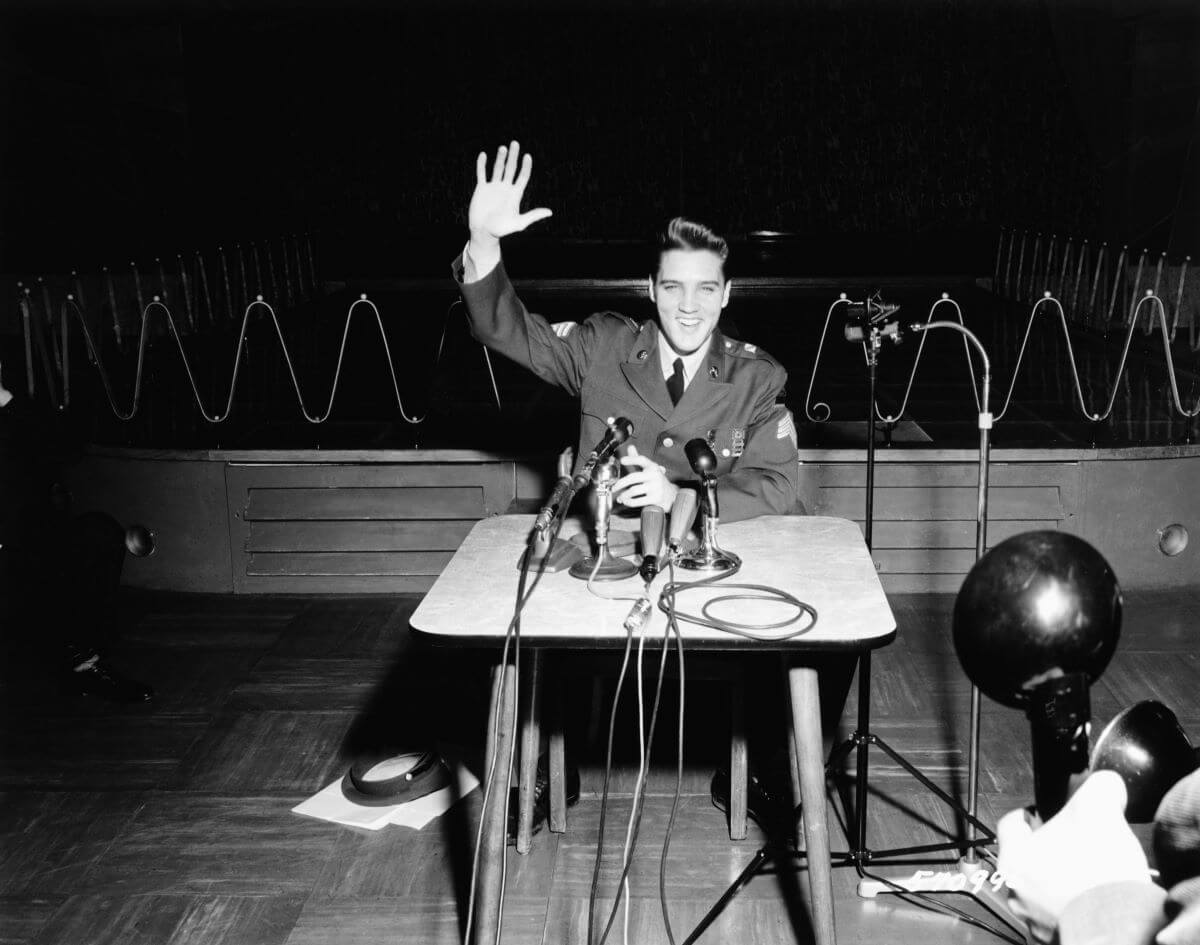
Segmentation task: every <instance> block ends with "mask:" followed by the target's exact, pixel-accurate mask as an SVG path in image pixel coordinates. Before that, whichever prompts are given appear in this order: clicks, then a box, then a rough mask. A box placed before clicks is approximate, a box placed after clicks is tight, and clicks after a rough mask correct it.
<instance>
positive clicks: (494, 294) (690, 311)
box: [454, 141, 798, 521]
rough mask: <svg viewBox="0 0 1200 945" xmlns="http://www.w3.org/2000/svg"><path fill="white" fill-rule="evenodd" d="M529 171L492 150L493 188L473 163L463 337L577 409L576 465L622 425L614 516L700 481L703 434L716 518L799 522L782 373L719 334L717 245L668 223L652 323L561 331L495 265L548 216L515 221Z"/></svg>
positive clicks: (602, 317)
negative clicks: (696, 446) (565, 395)
mask: <svg viewBox="0 0 1200 945" xmlns="http://www.w3.org/2000/svg"><path fill="white" fill-rule="evenodd" d="M532 166H533V162H532V159H531V157H530V156H529V155H528V154H526V155H525V157H524V160H523V161H522V160H521V156H520V147H519V145H518V144H517V142H516V141H513V142H512V143H511V144H510V145H508V146H507V147H504V146H501V147H500V148H499V149H498V150H497V152H496V159H495V163H494V165H493V168H492V173H491V177H490V178H489V177H488V174H487V155H486V154H484V153H480V155H479V157H478V160H477V162H476V183H475V192H474V194H473V195H472V197H471V204H470V209H469V211H468V226H469V228H470V240H469V241H468V243H467V246H466V248H465V249H464V251H463V254H462V256H461V257H460V259H458V260H456V261H455V265H454V275H455V278H456V279H457V280H458V282H459V283H460V284H461V287H462V295H463V299H464V300H465V301H466V305H467V313H468V317H469V319H470V323H471V331H472V334H473V335H474V336H475V337H476V338H477V339H478V340H479V341H481V342H482V343H483V344H485V345H487V346H488V347H489V348H492V349H493V350H495V351H498V352H500V353H501V354H504V355H506V356H507V357H509V358H511V359H512V360H514V361H516V362H517V363H519V364H523V365H525V366H526V367H527V368H529V369H530V370H532V371H533V372H534V373H535V374H537V375H538V376H539V377H541V378H542V379H543V380H546V381H549V382H550V383H552V384H557V385H558V386H560V387H562V388H564V389H565V390H567V391H569V392H570V393H571V394H573V395H575V396H577V397H579V398H580V402H581V423H580V433H579V443H580V448H579V456H580V458H581V459H582V458H583V457H585V456H586V455H587V453H588V452H589V451H590V450H591V449H592V447H593V446H594V444H595V443H597V442H598V441H599V440H600V438H601V437H602V436H603V435H604V431H605V427H606V423H607V421H608V419H609V418H611V417H614V416H621V417H626V418H628V419H629V420H630V422H631V423H632V424H633V430H634V433H633V436H632V437H631V438H630V440H629V441H628V444H627V446H626V448H625V455H623V456H622V457H621V463H622V465H623V466H624V467H625V470H626V471H625V474H624V475H623V476H622V477H621V478H620V479H619V480H617V482H616V483H615V484H614V493H615V497H616V500H617V502H618V503H620V504H621V505H623V506H625V507H627V508H630V509H638V508H641V507H642V506H646V505H657V506H660V507H661V508H663V509H664V510H669V509H670V507H671V503H672V502H673V501H674V498H675V495H676V493H677V492H678V490H679V484H680V483H686V482H692V481H694V480H695V473H694V472H693V471H692V469H691V466H690V465H689V463H688V460H687V457H686V455H685V454H684V444H686V443H687V442H688V441H689V440H692V439H694V438H697V437H700V438H703V439H706V440H707V441H708V442H709V444H710V445H711V446H712V448H713V452H714V454H715V455H716V458H717V475H718V476H719V477H720V488H721V513H722V515H721V518H722V520H723V521H737V520H739V519H745V518H752V517H753V516H756V515H765V514H786V513H788V512H792V511H794V510H795V507H796V503H797V486H796V481H797V475H798V469H797V451H796V439H795V428H794V427H793V425H792V420H791V415H790V413H789V412H788V411H787V409H786V408H785V407H784V406H782V405H781V404H777V403H776V401H777V400H778V398H779V397H780V395H781V393H782V391H783V386H784V383H785V381H786V380H787V372H786V371H784V369H783V367H782V366H780V364H779V363H778V362H777V361H775V360H774V359H773V358H772V357H771V356H770V355H768V354H766V352H764V351H761V350H759V349H758V348H756V347H755V346H754V345H751V344H743V343H742V342H740V341H734V340H732V339H730V338H726V337H725V336H724V335H722V334H721V333H720V332H719V331H717V322H718V320H719V319H720V316H721V311H722V309H724V308H725V306H726V305H727V304H728V303H729V293H730V289H731V288H732V283H731V282H729V281H728V280H727V279H726V278H725V271H724V269H725V259H726V257H727V255H728V252H729V250H728V246H727V244H726V242H725V240H723V239H721V237H719V236H717V235H716V234H714V233H713V232H712V231H711V230H709V229H708V228H707V227H705V226H703V225H701V224H698V223H694V222H691V221H689V220H684V219H683V218H677V219H675V220H672V221H671V223H670V224H669V225H668V227H667V230H666V232H665V233H664V234H663V236H662V238H661V241H660V245H659V259H658V269H657V271H656V272H655V273H653V274H652V275H651V276H650V278H649V281H648V290H649V294H650V299H651V301H653V302H654V303H655V305H656V307H657V309H658V321H657V323H654V322H645V323H640V324H639V323H638V322H637V321H635V320H633V319H631V318H628V317H626V316H624V315H618V314H616V313H613V312H600V313H598V314H595V315H592V316H591V317H590V318H588V319H587V321H585V322H584V323H583V324H581V325H578V326H573V325H568V326H558V327H559V328H560V330H559V331H556V330H555V326H551V325H550V324H549V323H547V321H546V320H545V319H544V318H542V317H541V316H539V315H535V314H533V313H531V312H529V311H527V310H526V308H525V306H524V305H523V304H522V302H521V300H520V299H519V298H518V297H517V294H516V292H515V290H514V289H513V287H512V284H511V283H510V282H509V280H508V276H507V274H506V273H505V271H504V264H503V262H502V261H501V258H500V239H501V237H504V236H507V235H509V234H511V233H516V232H520V231H521V230H524V229H525V228H526V227H528V226H529V225H530V224H532V223H535V222H537V221H539V220H543V219H545V218H546V217H548V216H550V213H551V212H550V210H548V209H546V208H544V207H543V208H537V209H534V210H528V211H526V212H524V213H522V212H521V199H522V196H523V194H524V191H525V187H526V185H527V184H528V183H529V178H530V174H531V172H532ZM518 171H519V172H518Z"/></svg>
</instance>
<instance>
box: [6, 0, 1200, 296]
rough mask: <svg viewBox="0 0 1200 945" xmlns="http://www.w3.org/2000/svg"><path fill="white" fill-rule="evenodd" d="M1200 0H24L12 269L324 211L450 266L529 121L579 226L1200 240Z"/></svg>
mask: <svg viewBox="0 0 1200 945" xmlns="http://www.w3.org/2000/svg"><path fill="white" fill-rule="evenodd" d="M564 9H567V10H569V11H571V12H565V13H564V12H562V11H563V10H564ZM1195 10H1196V6H1195V5H1193V4H1183V3H1177V4H1175V3H1164V2H1159V3H1154V4H1145V3H1143V4H1112V5H1109V4H1107V3H1101V2H1094V3H1082V4H1068V3H1063V2H1052V0H1047V2H1042V3H1038V2H1010V3H998V2H980V0H923V2H907V3H899V2H883V0H873V2H834V0H824V2H809V3H783V2H778V3H758V4H751V3H740V4H733V3H711V2H709V3H704V2H695V3H684V2H682V0H679V2H669V3H668V2H660V3H657V4H634V3H625V2H609V3H592V4H586V5H577V4H572V5H563V4H549V3H545V4H541V3H532V4H531V3H518V2H516V0H507V2H503V3H499V4H490V5H479V6H476V5H473V4H470V3H467V2H464V0H457V2H454V0H452V2H449V3H441V4H434V3H428V2H427V3H421V2H417V3H409V4H400V3H397V4H388V5H383V4H366V3H362V2H359V3H357V4H355V3H351V4H334V3H332V2H330V3H328V4H324V3H316V2H309V3H307V4H303V3H301V4H297V3H289V4H276V3H265V2H259V3H257V4H249V5H247V4H234V3H232V2H228V0H193V2H189V3H186V4H175V5H172V4H165V5H164V4H132V5H130V4H124V5H111V4H108V5H104V4H93V5H78V4H71V5H63V4H58V3H53V2H49V3H46V2H44V3H41V4H38V5H36V6H32V5H30V6H25V7H24V8H21V7H16V8H12V7H10V8H9V10H8V12H7V14H6V15H5V18H4V20H3V24H2V26H3V40H2V42H3V45H2V47H0V58H2V68H3V82H4V88H3V91H2V92H0V107H2V108H3V113H2V114H0V120H2V122H3V125H2V130H3V142H2V144H0V161H2V163H0V175H2V177H0V184H2V187H3V193H2V201H3V202H2V204H0V206H2V210H3V214H2V217H0V239H2V242H0V250H2V251H3V254H4V257H3V261H2V262H0V271H6V272H17V271H30V270H33V269H39V268H40V269H46V270H54V269H56V268H57V269H59V270H61V269H65V268H68V267H72V266H80V267H86V266H89V265H98V264H100V263H105V262H107V263H110V264H117V263H120V264H124V263H125V262H126V261H127V260H128V259H129V258H134V257H135V256H137V255H138V254H152V255H157V254H160V253H162V254H168V253H169V254H173V253H174V252H177V251H181V250H182V251H186V250H188V249H193V248H196V247H200V246H209V245H211V244H213V243H215V242H218V241H221V240H231V239H234V238H240V239H247V238H253V237H256V236H270V235H275V234H279V233H284V232H292V231H295V230H302V229H319V230H320V231H321V233H322V234H323V235H322V248H323V252H324V253H325V259H326V261H327V262H329V261H331V260H332V261H333V262H334V263H336V266H337V267H339V268H341V269H343V270H345V269H353V270H354V271H356V272H357V273H370V274H373V275H378V276H388V275H404V274H416V273H422V274H441V273H442V272H443V271H444V264H445V259H446V258H447V253H448V252H450V253H452V252H453V251H454V250H455V249H456V248H457V242H458V241H459V240H461V237H462V229H461V225H462V221H463V218H464V215H465V204H466V200H467V197H468V196H469V193H470V187H471V182H472V174H473V156H474V154H475V153H476V152H477V151H478V150H479V149H481V148H493V147H494V146H495V145H496V144H497V143H499V142H501V141H505V140H507V139H508V138H510V137H514V136H515V137H518V138H520V139H521V141H522V143H523V144H524V145H525V146H526V147H528V148H529V149H530V150H532V151H533V152H534V154H535V156H536V158H537V167H536V171H535V179H534V184H533V186H532V188H531V192H530V199H531V201H532V202H535V203H537V204H544V205H548V206H550V207H552V208H553V209H554V210H555V216H554V218H553V219H552V220H551V221H549V222H547V223H546V224H543V225H542V227H541V228H540V232H541V234H542V235H543V236H545V237H547V238H551V239H555V240H571V239H579V238H590V239H601V238H603V239H629V238H638V237H641V236H642V235H644V234H645V233H646V232H647V231H648V230H649V229H650V228H652V227H653V226H654V225H656V224H657V223H659V222H660V221H661V220H662V219H664V218H665V217H667V216H670V215H672V214H675V213H678V212H684V213H688V214H692V215H695V216H698V217H700V218H702V219H707V220H711V221H712V222H713V223H714V224H715V225H717V226H718V227H721V228H723V229H725V230H726V231H727V232H731V233H744V232H747V231H751V230H760V229H766V230H782V231H789V232H794V233H797V234H799V235H800V236H801V237H802V238H803V239H806V240H808V241H809V242H810V243H811V244H812V245H813V246H814V247H824V248H826V249H828V248H829V247H833V248H835V249H836V251H837V252H838V253H845V254H854V253H856V252H859V253H861V254H862V255H863V257H864V265H866V264H868V263H869V260H868V258H867V257H869V256H870V255H871V254H876V255H877V254H879V253H886V252H888V251H892V250H894V249H895V248H896V247H905V248H907V250H908V251H909V252H910V253H911V254H912V257H913V258H912V266H913V267H914V268H924V269H926V270H938V269H939V268H941V269H944V268H946V267H945V266H944V265H939V264H940V263H942V261H943V260H944V259H946V258H948V257H955V258H956V260H957V261H958V262H959V263H961V264H962V265H967V266H976V267H977V268H978V269H979V270H980V271H986V270H987V269H988V268H989V267H990V255H989V253H990V252H991V246H992V245H993V243H992V241H993V240H994V233H995V228H996V227H997V226H998V225H1000V224H1005V223H1008V224H1016V225H1021V226H1029V227H1031V228H1044V229H1046V230H1048V231H1049V230H1053V231H1056V232H1060V233H1075V234H1080V235H1087V236H1092V237H1096V236H1101V235H1103V236H1106V237H1108V238H1112V239H1118V240H1122V241H1132V242H1136V241H1138V240H1150V241H1153V242H1152V244H1151V248H1153V249H1158V250H1170V251H1172V252H1174V253H1182V252H1183V251H1193V252H1194V251H1195V250H1196V248H1197V246H1196V241H1197V240H1196V237H1197V225H1196V224H1195V223H1194V222H1187V221H1186V220H1183V218H1184V217H1187V219H1188V220H1190V217H1189V216H1188V214H1187V212H1184V213H1182V214H1181V213H1180V208H1183V209H1184V211H1187V209H1188V208H1189V207H1190V208H1192V210H1193V211H1194V209H1195V207H1196V194H1195V191H1196V188H1195V184H1194V182H1193V183H1190V184H1189V183H1188V182H1189V181H1190V180H1191V177H1192V176H1194V175H1191V174H1190V173H1189V170H1191V171H1194V170H1195V169H1196V155H1195V150H1196V149H1195V144H1194V142H1195V137H1196V100H1197V99H1196V93H1197V87H1198V85H1200V80H1198V77H1197V75H1196V72H1197V69H1196V63H1197V62H1198V61H1200V57H1198V50H1200V44H1198V43H1197V30H1196V24H1197V19H1198V17H1197V14H1196V12H1195ZM1131 155H1132V157H1131ZM1189 161H1190V162H1191V165H1190V168H1189V164H1188V162H1189ZM1189 201H1190V202H1189ZM1193 215H1194V214H1193ZM1181 220H1183V222H1182V223H1181ZM914 247H915V249H914Z"/></svg>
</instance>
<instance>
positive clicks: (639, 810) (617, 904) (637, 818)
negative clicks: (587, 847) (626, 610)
mask: <svg viewBox="0 0 1200 945" xmlns="http://www.w3.org/2000/svg"><path fill="white" fill-rule="evenodd" d="M627 630H628V628H627ZM628 633H629V636H628V637H627V643H626V653H627V654H628V652H629V648H630V645H631V644H632V642H633V631H632V630H628ZM669 651H670V635H669V634H663V648H662V652H661V655H660V658H659V664H658V681H657V683H656V684H655V689H654V702H653V706H652V708H651V710H650V725H649V728H648V729H647V732H648V734H647V737H646V758H647V760H648V759H649V758H650V757H651V755H652V753H653V751H654V732H655V728H656V725H657V722H658V709H659V703H660V701H661V697H662V686H663V678H664V676H665V674H666V672H665V671H666V664H667V653H668V652H669ZM622 671H624V666H622ZM618 695H619V692H618ZM615 724H616V700H615V699H614V701H613V713H612V716H611V718H610V720H609V731H608V757H607V758H606V761H605V772H604V795H603V797H602V798H601V802H600V834H599V838H598V840H597V844H596V865H595V868H594V870H593V872H592V888H591V893H590V895H589V901H588V936H587V942H588V945H591V942H592V940H593V939H592V936H593V929H594V924H593V914H594V910H595V901H596V889H597V886H598V885H599V881H600V861H601V856H602V854H603V844H604V819H605V810H606V807H607V805H608V784H609V777H610V774H611V770H612V740H613V728H614V726H615ZM645 804H646V795H645V793H644V792H643V793H642V794H641V796H640V797H638V798H636V801H635V804H634V813H633V818H634V820H633V833H632V836H631V838H630V843H629V858H628V859H627V860H626V862H625V864H624V868H623V869H622V870H621V876H620V877H619V878H618V880H617V892H616V896H615V898H614V899H613V905H612V910H611V911H610V912H609V915H608V920H607V922H606V923H605V925H604V930H603V932H602V933H601V936H600V941H599V943H598V945H604V943H605V941H606V940H607V939H608V935H609V933H610V932H611V931H612V927H613V923H614V922H615V921H616V917H617V913H618V912H619V911H620V909H621V890H622V887H623V886H624V885H625V882H626V880H627V879H628V877H629V870H630V868H631V867H632V865H633V856H634V851H635V850H636V849H637V841H638V834H639V833H640V832H641V828H642V814H643V811H644V809H645Z"/></svg>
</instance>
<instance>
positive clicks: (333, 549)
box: [226, 461, 516, 593]
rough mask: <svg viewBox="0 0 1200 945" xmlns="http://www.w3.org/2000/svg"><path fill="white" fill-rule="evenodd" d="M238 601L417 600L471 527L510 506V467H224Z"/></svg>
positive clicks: (498, 464)
mask: <svg viewBox="0 0 1200 945" xmlns="http://www.w3.org/2000/svg"><path fill="white" fill-rule="evenodd" d="M226 486H227V500H228V519H229V534H230V549H231V556H232V560H233V572H234V573H233V582H234V588H235V590H236V591H237V592H239V593H271V592H285V593H286V592H302V593H330V592H332V593H339V592H345V593H363V592H384V593H399V592H423V591H426V590H428V589H429V587H430V586H431V585H432V583H433V579H434V578H435V577H436V576H437V575H438V574H440V573H441V570H442V568H444V567H445V565H446V563H447V562H448V561H449V559H450V557H451V555H452V553H453V551H454V550H455V549H457V547H458V545H459V543H460V542H461V541H462V539H463V538H464V537H465V536H466V534H467V532H468V531H469V530H470V528H471V526H472V525H473V524H474V522H476V521H478V520H479V519H481V518H484V517H486V516H488V515H495V514H500V513H501V512H503V511H504V510H505V509H506V508H507V507H508V505H509V503H510V502H511V501H512V498H513V495H514V492H515V488H516V477H515V471H514V463H513V462H511V461H500V462H495V463H486V462H485V463H445V464H434V463H395V462H388V463H328V464H321V465H316V464H311V465H305V464H277V463H229V464H228V465H227V467H226Z"/></svg>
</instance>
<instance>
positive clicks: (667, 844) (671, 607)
mask: <svg viewBox="0 0 1200 945" xmlns="http://www.w3.org/2000/svg"><path fill="white" fill-rule="evenodd" d="M667 567H668V568H669V569H670V574H671V582H670V583H669V584H668V585H667V587H671V586H672V585H673V584H674V583H675V562H674V560H669V561H668V562H667ZM666 594H667V592H666V590H664V591H663V595H664V596H666ZM660 600H661V598H660ZM667 633H668V635H673V636H674V637H675V649H676V652H677V654H678V658H679V732H678V736H677V737H678V743H677V758H676V770H675V797H674V798H673V799H672V800H671V816H670V817H668V818H667V830H666V833H665V834H664V835H663V846H662V856H661V857H660V858H659V861H658V901H659V903H661V905H662V915H663V926H664V927H665V928H666V930H667V941H668V942H669V943H670V945H675V935H674V933H673V932H672V931H671V916H670V913H669V912H668V911H667V854H668V851H669V850H670V848H671V832H672V831H673V830H674V829H675V814H676V813H677V812H678V810H679V795H680V794H681V793H682V791H683V720H684V711H683V694H684V678H683V634H681V633H680V632H679V622H678V621H677V620H676V619H675V595H674V593H672V594H671V595H670V599H669V601H668V610H667Z"/></svg>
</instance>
